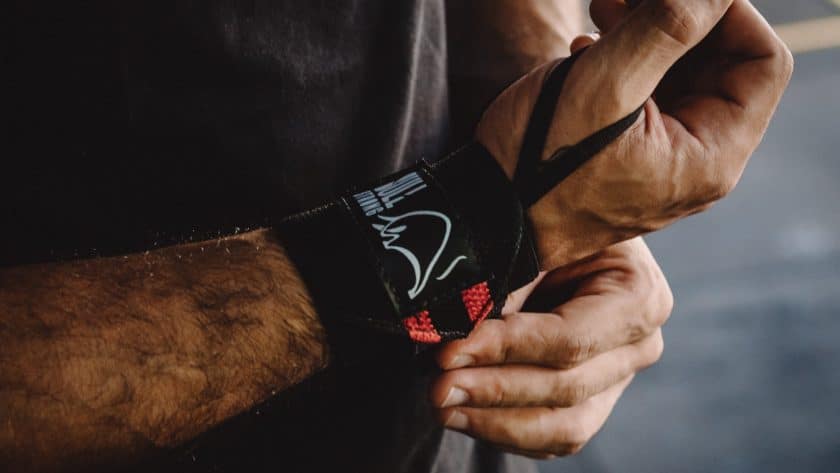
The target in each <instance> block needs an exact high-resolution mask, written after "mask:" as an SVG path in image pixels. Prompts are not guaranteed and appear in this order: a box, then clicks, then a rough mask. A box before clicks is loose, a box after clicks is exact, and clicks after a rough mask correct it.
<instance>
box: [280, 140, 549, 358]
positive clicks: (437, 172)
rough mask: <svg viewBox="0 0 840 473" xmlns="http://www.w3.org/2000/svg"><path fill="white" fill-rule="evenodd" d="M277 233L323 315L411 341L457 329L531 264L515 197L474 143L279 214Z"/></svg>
mask: <svg viewBox="0 0 840 473" xmlns="http://www.w3.org/2000/svg"><path fill="white" fill-rule="evenodd" d="M277 233H278V235H279V237H280V239H281V240H282V242H283V243H284V245H285V247H286V249H287V251H288V254H289V255H290V257H291V258H292V260H293V261H294V262H295V264H296V266H297V267H298V269H299V271H300V272H301V274H302V276H303V278H304V280H305V282H306V284H307V286H308V288H309V290H310V292H311V294H312V296H313V299H314V301H315V304H316V306H317V307H316V308H317V309H318V311H319V314H321V316H322V318H324V319H325V323H326V324H327V325H328V327H327V328H328V331H329V330H330V327H329V325H330V324H335V323H341V322H351V323H360V324H364V325H366V326H369V327H377V328H380V329H383V330H386V331H390V332H398V333H407V334H408V335H409V337H410V338H411V339H412V340H414V341H416V342H420V343H438V342H440V341H443V340H449V339H454V338H460V337H464V336H466V335H467V334H468V333H469V332H470V331H471V330H472V328H473V327H474V326H475V324H476V323H478V322H480V321H481V320H483V319H485V318H487V317H494V316H497V315H498V314H499V312H500V310H501V307H502V305H503V304H504V301H505V298H506V297H507V294H508V293H509V292H510V291H511V290H513V289H516V288H518V287H521V286H523V285H525V284H527V283H528V282H530V281H531V280H533V279H534V278H535V277H536V275H537V272H538V269H539V267H538V263H537V259H536V255H535V253H534V249H533V245H532V243H531V238H530V236H529V235H528V226H527V219H526V216H525V213H524V211H523V209H522V205H521V203H520V201H519V199H518V197H517V195H516V193H515V191H514V189H513V186H512V185H511V182H510V180H509V178H508V177H507V176H506V175H505V174H504V172H503V171H502V169H501V168H500V167H499V165H498V164H497V163H496V161H495V160H494V159H493V157H492V156H490V154H489V153H488V152H487V151H486V150H485V149H484V147H482V146H481V145H479V144H477V143H473V144H471V145H469V146H466V147H464V148H462V149H460V150H458V151H457V152H455V153H453V154H452V155H450V156H449V157H447V158H445V159H443V160H442V161H440V162H439V163H436V164H435V165H429V164H426V163H421V164H420V165H418V166H415V167H413V168H411V169H408V170H405V171H402V172H400V173H398V174H394V175H391V176H388V177H387V178H385V179H382V180H380V181H379V182H377V183H375V184H373V185H370V186H367V187H364V188H361V189H357V190H354V191H352V192H350V193H348V194H347V195H345V196H344V197H342V198H340V199H338V200H337V201H335V202H332V203H330V204H328V205H326V206H324V207H321V208H318V209H314V210H311V211H308V212H305V213H302V214H298V215H295V216H292V217H289V218H287V219H285V220H284V221H283V222H281V224H280V225H279V226H278V227H277Z"/></svg>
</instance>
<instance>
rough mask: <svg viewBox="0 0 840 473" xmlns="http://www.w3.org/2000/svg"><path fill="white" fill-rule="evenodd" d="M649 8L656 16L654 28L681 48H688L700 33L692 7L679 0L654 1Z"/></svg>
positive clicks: (698, 23)
mask: <svg viewBox="0 0 840 473" xmlns="http://www.w3.org/2000/svg"><path fill="white" fill-rule="evenodd" d="M651 7H652V8H653V10H654V12H655V13H656V15H657V18H656V23H655V25H656V28H657V29H659V30H660V31H661V32H662V33H663V34H665V35H666V36H667V37H668V38H670V39H672V40H673V41H674V42H676V43H677V44H678V45H679V46H681V47H689V46H691V45H692V44H693V43H694V42H695V41H696V38H697V36H698V35H700V33H701V27H702V26H701V25H700V22H699V21H698V18H697V16H695V14H694V12H693V11H692V6H691V5H690V4H688V3H686V2H683V1H680V0H656V1H655V2H652V5H651Z"/></svg>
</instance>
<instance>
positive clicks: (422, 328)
mask: <svg viewBox="0 0 840 473" xmlns="http://www.w3.org/2000/svg"><path fill="white" fill-rule="evenodd" d="M403 325H404V326H405V329H406V331H408V336H409V337H411V339H412V340H414V341H415V342H418V343H440V340H441V337H440V334H439V333H438V331H437V330H436V329H435V326H434V324H432V319H431V318H429V311H428V310H422V311H420V312H418V313H417V314H415V315H412V316H411V317H406V318H405V319H403Z"/></svg>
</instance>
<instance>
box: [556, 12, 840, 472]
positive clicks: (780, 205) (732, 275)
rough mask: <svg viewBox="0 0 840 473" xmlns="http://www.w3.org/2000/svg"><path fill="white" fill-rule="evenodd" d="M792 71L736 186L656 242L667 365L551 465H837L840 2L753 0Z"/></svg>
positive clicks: (662, 468)
mask: <svg viewBox="0 0 840 473" xmlns="http://www.w3.org/2000/svg"><path fill="white" fill-rule="evenodd" d="M754 3H755V5H756V6H757V7H758V8H759V10H761V11H763V12H764V13H765V15H766V16H767V18H768V20H769V21H770V22H771V23H772V24H773V25H774V26H776V27H777V31H779V33H780V35H781V36H783V38H784V39H785V40H786V41H787V42H788V44H790V45H791V48H792V49H793V50H794V51H795V55H796V72H795V74H794V78H793V81H792V83H791V86H790V88H789V90H788V92H787V95H786V96H785V98H784V100H783V102H782V104H781V107H780V109H779V111H778V114H777V116H776V119H775V120H774V122H773V124H772V126H771V128H770V131H769V132H768V134H767V137H766V138H765V140H764V143H763V145H762V146H761V148H760V149H759V150H758V151H757V152H756V154H755V155H754V156H753V158H752V160H751V162H750V165H749V167H748V168H747V171H746V174H745V175H744V178H743V180H742V182H741V184H740V185H739V187H738V188H737V189H736V190H735V192H734V193H733V194H732V195H731V196H730V197H729V198H727V199H726V200H725V201H724V202H722V203H720V204H719V205H718V206H716V207H715V208H713V209H712V210H710V211H709V212H707V213H706V214H703V215H700V216H697V217H694V218H691V219H688V220H686V221H684V222H681V223H679V224H677V225H675V226H674V227H672V228H670V229H668V230H666V231H663V232H661V233H659V234H656V235H653V236H651V237H649V238H648V243H649V244H650V246H651V247H652V249H653V252H654V254H655V255H656V256H657V258H658V259H659V261H660V263H661V265H662V267H663V269H664V271H665V273H666V275H668V277H669V280H670V282H671V285H672V288H673V290H674V294H675V298H676V308H675V310H674V313H673V316H672V318H671V320H670V321H669V323H668V325H667V326H666V330H665V340H666V350H665V356H664V358H663V359H662V361H661V362H660V363H659V364H658V365H657V366H655V367H654V368H652V369H650V370H648V371H647V372H645V373H642V374H641V375H640V376H638V377H637V378H636V381H635V383H634V384H633V385H632V386H631V387H630V388H629V389H628V390H627V392H626V393H625V395H624V398H623V399H622V401H621V402H620V403H619V405H618V407H617V408H616V411H615V412H614V414H613V416H612V418H611V419H610V420H609V421H608V423H607V425H606V426H605V428H604V430H603V431H602V432H601V434H600V435H599V436H598V438H597V439H596V440H595V441H593V442H592V444H590V445H589V446H588V447H587V448H586V449H584V451H583V452H582V453H581V454H580V455H579V456H578V457H574V458H571V459H561V460H557V461H554V462H549V463H543V464H542V465H541V466H540V468H541V471H542V472H543V473H560V472H564V473H575V472H587V473H600V472H615V473H636V472H645V473H660V472H661V473H670V472H676V473H694V472H698V473H700V472H703V473H707V472H716V473H725V472H738V473H741V472H746V473H752V472H756V473H758V472H761V473H772V472H785V473H789V472H796V473H807V472H837V471H840V368H838V367H840V117H838V113H840V0H798V1H796V2H791V1H786V0H756V1H754Z"/></svg>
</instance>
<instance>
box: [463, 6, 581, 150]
mask: <svg viewBox="0 0 840 473" xmlns="http://www.w3.org/2000/svg"><path fill="white" fill-rule="evenodd" d="M448 5H449V7H448V11H447V22H448V24H447V34H448V38H449V57H450V62H449V68H450V71H449V73H450V82H451V85H452V103H451V107H452V117H453V129H454V134H455V136H456V137H457V138H458V139H467V138H469V137H470V135H471V134H472V132H473V129H474V127H475V124H476V123H477V121H478V119H479V117H480V114H481V112H482V111H483V110H484V108H485V107H486V106H487V105H488V104H489V103H490V101H491V100H492V99H493V98H494V97H496V96H497V95H498V94H499V92H501V91H502V89H504V88H505V87H506V86H508V85H510V83H511V82H513V81H514V80H516V79H517V78H519V77H520V76H522V75H524V74H526V73H527V72H529V71H531V70H532V69H534V68H535V67H537V66H538V65H540V64H543V63H545V62H547V61H550V60H553V59H556V58H558V57H563V56H568V55H569V45H570V44H571V41H572V40H573V39H574V38H575V37H576V36H577V35H579V34H581V33H582V32H583V30H584V14H583V8H582V2H581V1H580V0H524V1H523V0H489V1H486V0H460V1H455V2H449V4H448Z"/></svg>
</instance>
